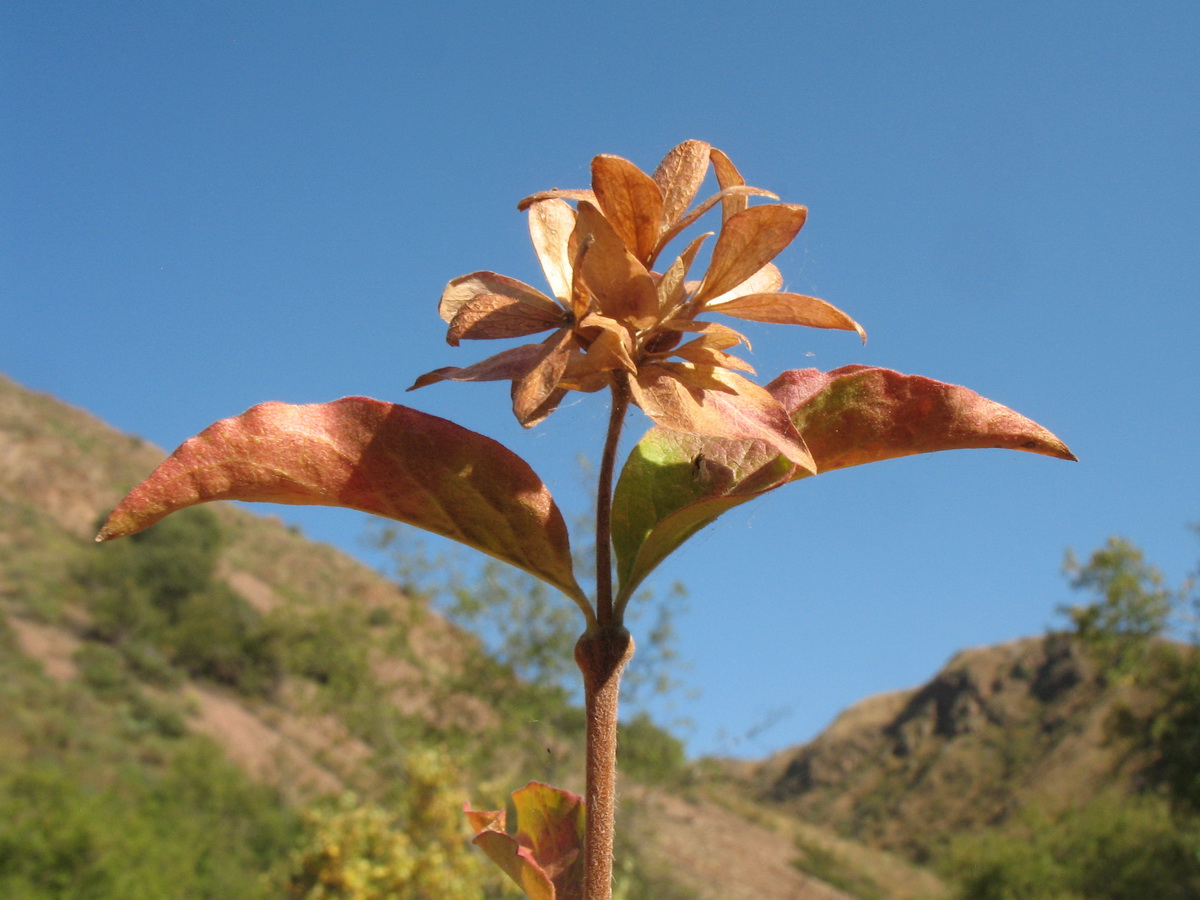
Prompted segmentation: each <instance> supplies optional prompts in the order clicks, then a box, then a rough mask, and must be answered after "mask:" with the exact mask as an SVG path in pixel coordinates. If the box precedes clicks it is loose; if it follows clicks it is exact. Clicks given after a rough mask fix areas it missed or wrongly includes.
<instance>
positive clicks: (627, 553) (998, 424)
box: [613, 366, 1075, 604]
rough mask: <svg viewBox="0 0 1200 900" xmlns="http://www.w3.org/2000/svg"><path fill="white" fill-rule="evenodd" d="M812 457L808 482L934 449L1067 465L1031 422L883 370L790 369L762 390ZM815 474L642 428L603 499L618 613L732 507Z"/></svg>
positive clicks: (953, 389) (1065, 454) (718, 443)
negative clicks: (1011, 454)
mask: <svg viewBox="0 0 1200 900" xmlns="http://www.w3.org/2000/svg"><path fill="white" fill-rule="evenodd" d="M767 390H768V391H769V392H770V393H771V394H772V395H773V396H774V397H775V399H776V400H778V401H779V402H780V404H781V405H782V406H783V407H784V409H785V410H787V412H788V413H789V415H790V416H791V419H792V421H793V422H794V423H795V425H796V428H797V430H798V431H799V432H800V434H801V435H802V436H803V438H804V442H805V444H806V445H807V446H808V449H809V451H810V452H811V453H812V456H813V460H814V461H815V463H816V471H817V473H821V472H829V471H832V470H835V469H843V468H847V467H848V466H856V465H862V464H864V463H869V462H878V461H880V460H884V459H895V458H898V457H902V456H911V455H913V454H917V453H931V452H934V451H937V450H960V449H971V448H985V447H993V448H1003V449H1009V450H1022V451H1025V452H1028V453H1038V454H1041V455H1043V456H1052V457H1055V458H1057V459H1067V460H1073V459H1075V456H1074V455H1073V454H1072V453H1071V451H1070V450H1069V449H1067V446H1066V445H1065V444H1064V443H1063V442H1062V441H1060V440H1059V439H1058V438H1057V437H1055V436H1054V435H1053V434H1051V433H1050V432H1049V431H1047V430H1046V429H1045V428H1043V427H1042V426H1040V425H1038V424H1037V423H1036V422H1034V421H1032V420H1030V419H1027V418H1026V417H1025V416H1022V415H1020V414H1019V413H1016V412H1013V411H1012V410H1011V409H1009V408H1007V407H1005V406H1002V405H1001V404H999V403H995V402H993V401H991V400H988V399H986V398H984V397H981V396H980V395H979V394H976V393H975V392H974V391H972V390H969V389H968V388H964V387H959V386H958V385H952V384H946V383H944V382H940V381H934V380H932V379H929V378H922V377H920V376H917V375H901V374H900V373H899V372H893V371H891V370H889V369H880V368H873V367H868V366H845V367H843V368H840V369H835V370H834V371H832V372H821V371H819V370H817V369H795V370H792V371H789V372H784V373H783V374H782V375H780V376H779V377H778V378H776V379H775V380H774V381H773V382H771V383H770V384H769V385H767ZM811 474H814V473H812V472H811V471H809V470H807V469H805V468H802V467H799V466H791V465H790V464H788V463H787V461H786V460H784V459H783V458H782V457H780V456H778V454H777V451H774V450H772V449H770V448H769V446H768V445H766V444H765V443H763V442H759V441H728V440H719V439H715V438H708V437H701V436H698V435H683V434H680V433H678V432H671V431H668V430H667V429H664V428H652V429H651V430H650V431H649V432H647V434H646V435H645V437H643V438H642V440H641V441H640V442H639V443H638V445H637V446H636V447H635V448H634V449H633V452H632V453H631V454H630V456H629V459H628V461H627V462H626V463H625V467H624V469H623V470H622V472H621V477H620V479H619V481H618V482H617V488H616V492H615V495H614V498H613V547H614V550H615V552H616V557H617V574H618V577H619V579H620V590H619V593H618V602H619V603H622V604H623V603H624V602H627V600H628V598H629V597H630V596H631V595H632V592H633V591H634V590H635V589H636V588H637V586H638V584H640V583H641V581H642V579H644V578H645V577H646V576H647V575H648V574H649V573H650V571H651V570H653V569H654V567H655V566H657V565H658V564H659V563H660V562H662V561H663V560H664V559H665V558H666V557H667V556H668V555H669V554H670V553H673V552H674V551H675V550H676V549H678V547H679V546H680V545H681V544H682V543H683V542H684V541H686V540H687V539H688V538H689V537H691V536H692V535H693V534H695V533H696V532H697V531H699V530H700V529H701V528H703V527H704V526H706V525H708V524H709V523H711V522H712V521H714V520H715V519H716V518H717V517H718V516H720V515H721V514H722V513H724V512H726V511H727V510H729V509H732V508H733V507H734V506H738V505H740V504H742V503H745V502H746V501H747V500H751V499H753V498H754V497H757V496H759V495H760V494H763V493H765V492H766V491H770V490H774V489H775V488H777V487H780V486H781V485H783V484H786V483H787V482H789V481H797V480H799V479H801V478H806V477H808V476H809V475H811Z"/></svg>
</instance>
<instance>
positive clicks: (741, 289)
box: [704, 263, 783, 309]
mask: <svg viewBox="0 0 1200 900" xmlns="http://www.w3.org/2000/svg"><path fill="white" fill-rule="evenodd" d="M782 287H783V273H782V272H780V271H779V267H778V266H776V265H775V263H767V264H766V265H765V266H763V267H762V268H761V269H759V270H758V271H757V272H755V273H754V274H753V275H751V276H750V277H749V278H747V279H746V280H745V281H743V282H742V283H741V284H739V285H736V286H735V287H732V288H730V289H729V290H727V291H726V292H725V293H723V294H720V295H718V296H716V297H711V298H709V299H708V300H706V301H705V302H704V308H705V309H712V308H714V307H715V306H716V305H717V304H718V303H724V302H725V301H726V300H732V299H733V298H734V297H744V296H745V295H746V294H767V293H770V292H772V291H777V290H779V289H780V288H782Z"/></svg>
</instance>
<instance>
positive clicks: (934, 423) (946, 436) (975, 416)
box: [767, 366, 1075, 478]
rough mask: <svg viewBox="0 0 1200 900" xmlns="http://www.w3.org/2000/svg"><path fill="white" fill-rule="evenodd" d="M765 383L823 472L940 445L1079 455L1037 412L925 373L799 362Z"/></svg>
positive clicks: (932, 449)
mask: <svg viewBox="0 0 1200 900" xmlns="http://www.w3.org/2000/svg"><path fill="white" fill-rule="evenodd" d="M767 390H769V391H770V392H771V393H772V394H774V395H775V397H776V398H777V399H778V400H779V402H780V403H782V404H783V406H784V408H785V409H787V410H788V411H789V412H790V413H791V416H792V421H793V422H795V423H796V427H797V428H798V429H799V431H800V433H801V434H803V435H804V439H805V441H806V442H807V443H808V447H809V450H811V451H812V454H813V458H814V459H815V460H816V462H817V471H818V472H830V471H833V470H834V469H844V468H847V467H848V466H860V465H863V464H864V463H870V462H878V461H880V460H884V459H896V458H898V457H901V456H912V455H914V454H917V453H933V452H935V451H937V450H970V449H983V448H999V449H1005V450H1023V451H1025V452H1027V453H1038V454H1041V455H1042V456H1053V457H1055V458H1057V459H1068V460H1074V459H1075V455H1074V454H1073V453H1071V451H1070V450H1069V449H1067V445H1066V444H1064V443H1063V442H1062V441H1060V440H1059V439H1058V438H1057V437H1055V436H1054V435H1053V434H1051V433H1050V432H1049V431H1047V430H1046V429H1045V428H1043V427H1042V426H1041V425H1039V424H1037V423H1036V422H1034V421H1033V420H1031V419H1027V418H1026V417H1025V416H1023V415H1021V414H1020V413H1016V412H1013V411H1012V410H1011V409H1009V408H1008V407H1007V406H1002V405H1001V404H999V403H996V402H995V401H993V400H988V399H987V398H986V397H981V396H980V395H979V394H977V393H975V392H974V391H972V390H970V389H969V388H965V387H960V386H959V385H956V384H946V383H945V382H942V381H934V380H933V379H931V378H923V377H921V376H920V375H901V374H900V373H899V372H893V371H892V370H891V369H879V368H874V367H869V366H844V367H843V368H840V369H834V370H833V371H832V372H821V371H819V370H817V369H793V370H791V371H789V372H784V373H783V374H782V375H780V376H779V377H778V378H776V379H775V380H774V381H772V382H771V383H770V384H769V385H767ZM796 477H797V478H802V477H805V476H804V475H801V474H799V473H797V475H796Z"/></svg>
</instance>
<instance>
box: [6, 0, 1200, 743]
mask: <svg viewBox="0 0 1200 900" xmlns="http://www.w3.org/2000/svg"><path fill="white" fill-rule="evenodd" d="M1197 33H1200V7H1197V6H1196V5H1195V4H1192V3H1183V2H1180V3H1143V4H1136V5H1130V4H1117V3H1109V4H1106V3H1073V2H1068V3H1060V4H1043V3H1008V4H961V3H936V2H931V3H919V4H913V3H903V4H901V3H854V2H849V3H836V4H834V3H827V4H806V3H755V2H748V3H745V4H742V5H741V7H740V9H739V10H738V11H737V12H734V11H733V9H732V7H731V6H729V5H728V4H716V3H708V2H693V3H687V4H684V3H653V2H644V0H643V2H639V3H636V4H634V3H624V2H618V3H609V4H605V5H604V6H603V7H599V6H597V5H595V4H577V3H570V2H565V3H564V2H558V3H553V4H550V3H539V2H530V3H522V4H490V5H489V4H476V3H461V2H455V0H449V2H443V3H440V4H436V5H435V4H425V5H421V6H420V7H418V6H417V5H415V4H389V3H354V2H350V3H339V4H316V3H299V2H298V3H290V4H268V3H255V2H244V3H236V4H235V3H219V2H203V3H202V2H196V3H189V4H182V3H180V4H164V3H157V2H155V3H151V2H145V3H137V2H125V3H106V4H93V3H56V2H10V3H6V4H4V5H3V8H2V9H0V117H2V120H3V122H4V127H3V128H2V129H0V210H2V219H0V228H2V229H3V231H2V233H0V371H3V372H5V373H6V374H8V375H10V376H11V377H13V378H15V379H16V380H17V381H19V382H21V383H23V384H25V385H27V386H29V387H31V388H35V389H38V390H42V391H48V392H51V393H53V394H56V395H57V396H59V397H61V398H62V399H64V400H67V401H68V402H70V403H73V404H76V405H78V406H81V407H84V408H86V409H88V410H90V411H92V412H93V413H95V414H96V415H98V416H100V417H102V418H104V419H106V420H107V421H109V422H111V423H112V424H114V425H115V426H117V427H118V428H120V429H122V430H125V431H128V432H133V433H137V434H140V435H143V436H145V437H146V438H148V439H149V440H151V441H153V442H155V443H157V444H158V445H160V446H162V447H164V448H167V449H170V448H173V447H174V446H176V445H177V444H178V443H180V442H181V441H182V440H183V439H185V438H187V437H188V436H190V435H191V434H193V433H195V432H197V431H199V430H200V429H202V428H203V427H205V426H206V425H208V424H209V423H210V422H212V421H214V420H216V419H220V418H224V417H226V416H229V415H233V414H236V413H239V412H241V411H242V410H244V409H246V408H247V407H249V406H251V405H253V404H254V403H257V402H260V401H263V400H267V399H275V400H285V401H290V402H317V401H323V400H330V399H334V398H336V397H339V396H343V395H347V394H368V395H372V396H376V397H380V398H383V399H388V400H395V401H398V402H403V403H407V404H409V405H412V406H415V407H417V408H419V409H422V410H425V411H428V412H432V413H435V414H438V415H442V416H446V417H448V418H452V419H455V420H457V421H459V422H461V423H462V424H464V425H466V426H467V427H469V428H472V429H475V430H477V431H481V432H483V433H485V434H488V435H491V436H492V437H495V438H497V439H499V440H501V441H502V442H504V443H505V444H507V445H508V446H509V447H511V448H512V449H514V450H516V451H517V452H518V453H520V454H522V455H523V456H525V457H526V458H527V459H528V460H529V461H530V462H531V463H532V464H533V466H534V467H535V469H537V471H538V472H539V473H540V474H541V475H542V476H543V478H544V479H545V480H546V481H547V483H548V484H549V485H550V487H551V489H552V490H553V491H554V492H555V494H556V496H558V497H559V498H560V503H561V504H562V505H563V506H565V507H566V508H567V509H568V510H571V509H576V510H577V509H579V508H581V507H582V506H583V505H584V504H585V503H586V499H585V497H584V493H583V491H582V489H581V488H580V478H579V475H578V468H577V464H576V459H577V457H578V455H579V454H580V453H585V454H587V455H588V456H590V457H592V458H595V457H596V456H598V448H599V442H600V440H601V437H602V431H603V427H604V420H605V410H604V408H603V403H602V401H601V400H599V399H598V397H596V396H587V397H584V398H583V399H582V400H580V401H579V402H577V403H574V404H573V405H571V406H569V407H568V408H566V409H563V410H561V411H560V412H558V413H556V414H555V416H553V417H552V418H551V419H550V420H548V422H547V423H545V424H543V425H542V426H540V427H538V428H537V429H535V430H533V431H532V432H524V431H522V430H521V428H520V427H519V426H518V425H517V424H516V423H515V421H514V420H512V418H511V415H510V414H509V412H508V404H507V388H506V386H504V385H451V384H443V385H435V386H433V387H430V388H427V389H425V390H423V391H421V392H418V393H414V394H408V395H405V394H404V393H403V391H404V388H406V387H407V386H408V385H409V384H410V383H411V382H412V380H413V378H414V377H415V376H416V375H418V374H420V373H421V372H424V371H426V370H428V369H431V368H434V367H437V366H442V365H464V364H466V363H468V362H472V361H475V360H477V359H480V358H482V357H483V356H484V355H486V354H487V353H489V352H491V351H492V350H493V349H494V348H493V347H492V346H483V345H472V346H464V347H461V348H458V349H454V348H450V347H448V346H446V344H445V343H444V341H443V337H444V324H443V323H442V322H441V320H440V319H439V318H438V316H437V313H436V303H437V298H438V296H439V295H440V293H441V289H442V287H443V286H444V285H445V283H446V281H448V280H449V279H450V278H452V277H455V276H457V275H460V274H464V273H466V272H470V271H474V270H477V269H492V270H495V271H499V272H503V273H506V274H509V275H512V276H514V277H517V278H521V279H523V280H525V281H529V282H531V283H534V284H541V283H542V281H541V274H540V272H539V270H538V267H537V264H536V261H535V258H534V256H533V253H532V250H531V248H530V246H529V243H528V237H527V231H526V226H525V221H524V217H523V216H522V215H521V214H519V213H518V212H517V211H516V208H515V204H516V201H517V200H518V199H519V198H521V197H523V196H525V195H526V194H529V193H531V192H533V191H536V190H539V189H544V188H548V187H577V186H578V187H582V186H585V185H586V183H587V173H588V163H589V160H590V158H591V157H592V156H593V155H594V154H596V153H601V152H607V153H616V154H619V155H622V156H625V157H628V158H630V159H632V160H633V161H634V162H636V163H638V164H639V165H641V166H642V167H643V168H645V169H650V168H652V167H653V166H654V165H655V164H656V163H657V161H658V159H659V158H660V157H661V156H662V155H663V153H665V152H666V151H667V150H668V149H669V148H670V147H672V146H673V145H675V144H676V143H678V142H680V141H682V140H684V139H686V138H700V139H703V140H707V141H709V142H711V143H712V144H713V145H715V146H717V147H720V148H721V149H723V150H724V151H726V152H727V153H728V154H729V155H730V156H731V157H732V159H733V160H734V162H735V163H736V164H737V165H738V167H739V168H740V169H741V170H742V172H743V173H744V174H745V175H746V177H747V179H748V181H749V182H750V183H752V184H755V185H759V186H762V187H766V188H770V189H772V190H774V191H776V192H777V193H778V194H780V195H781V197H782V198H783V199H784V200H785V201H788V202H795V203H802V204H805V205H806V206H808V207H809V211H810V212H809V218H808V223H807V224H806V226H805V228H804V231H803V232H801V236H800V237H799V238H798V239H797V241H796V242H795V243H794V244H793V245H792V246H791V247H790V248H789V249H788V250H787V251H785V253H784V254H783V255H782V256H781V257H780V259H779V260H777V262H779V264H780V266H781V268H782V269H783V272H784V275H785V277H786V278H787V280H788V285H789V289H791V290H795V291H799V292H801V293H810V294H815V295H817V296H820V297H823V298H825V299H827V300H829V301H830V302H832V303H834V304H836V305H837V306H839V307H840V308H842V309H844V310H846V311H847V312H849V313H850V314H851V315H853V316H854V317H855V318H857V319H858V320H859V321H860V322H862V323H863V325H864V326H865V327H866V329H867V331H868V332H869V334H870V341H869V343H868V344H867V345H866V347H862V346H860V345H859V343H858V341H857V339H855V338H854V336H853V335H846V334H842V333H818V332H813V331H810V330H806V329H795V328H787V327H782V328H779V327H777V328H774V329H771V328H768V327H766V326H764V327H762V328H754V327H752V328H750V329H749V332H750V335H751V337H752V339H753V340H754V351H755V352H754V354H753V362H754V364H755V366H756V367H757V368H758V371H759V373H760V376H761V377H762V379H763V380H764V381H765V380H767V379H769V378H770V377H773V376H774V375H775V374H776V373H777V372H779V371H781V370H783V369H788V368H801V367H808V366H818V367H820V368H825V369H829V368H835V367H837V366H841V365H845V364H849V363H866V364H873V365H883V366H888V367H891V368H895V369H898V370H900V371H903V372H910V373H919V374H924V375H928V376H930V377H933V378H938V379H941V380H944V381H950V382H955V383H960V384H965V385H968V386H970V387H972V388H974V389H975V390H978V391H979V392H980V393H982V394H984V395H985V396H989V397H991V398H993V399H995V400H997V401H1000V402H1002V403H1005V404H1007V405H1009V406H1012V407H1013V408H1015V409H1016V410H1018V411H1020V412H1022V413H1025V414H1026V415H1029V416H1031V417H1032V418H1034V419H1036V420H1038V421H1039V422H1041V423H1042V424H1043V425H1046V426H1047V427H1049V428H1051V429H1052V430H1053V431H1055V432H1056V433H1057V434H1058V435H1059V436H1060V437H1062V438H1063V439H1064V440H1065V441H1066V442H1067V443H1068V444H1070V446H1071V448H1072V449H1073V450H1074V451H1075V452H1076V454H1077V455H1078V456H1079V457H1080V459H1081V462H1080V463H1078V464H1067V463H1062V462H1058V461H1054V460H1049V459H1044V458H1040V457H1033V456H1029V455H1026V454H1013V453H1008V454H1006V453H1003V452H1001V451H972V452H959V453H943V454H934V455H930V456H926V457H916V458H911V459H906V460H899V461H894V462H888V463H882V464H879V465H878V466H871V467H863V468H857V469H850V470H846V471H842V472H837V473H832V474H830V475H828V476H825V477H821V478H816V479H810V480H807V481H805V482H803V483H801V484H798V485H793V486H791V487H789V488H788V489H784V490H780V491H777V492H776V493H774V494H773V495H771V496H770V497H768V498H766V499H765V500H763V501H760V502H758V503H757V504H752V505H749V506H746V507H742V508H741V509H740V510H737V511H735V512H733V513H731V514H729V515H728V516H726V517H725V518H724V519H722V521H721V522H720V523H719V524H718V525H717V526H715V527H713V528H712V529H710V530H709V531H706V532H704V533H703V534H701V535H700V536H699V537H697V538H695V539H693V541H691V542H690V543H689V544H688V545H686V547H685V549H684V550H682V551H681V552H680V553H678V554H677V555H676V556H675V557H673V558H672V560H671V561H670V562H669V563H668V564H666V565H665V566H664V567H663V568H662V569H661V570H660V575H659V577H658V578H657V584H659V585H660V586H661V587H665V586H667V585H669V584H670V582H671V581H673V580H681V581H683V582H684V583H685V584H686V585H687V586H688V588H689V590H690V601H689V609H688V611H687V612H686V613H685V614H684V615H683V616H682V617H681V618H680V619H679V622H678V628H679V633H680V650H681V652H682V654H683V656H684V657H685V658H686V659H688V660H690V662H691V669H690V670H689V671H687V672H686V673H684V676H685V679H686V681H687V682H688V684H689V685H690V686H691V687H693V688H695V689H697V690H698V691H699V696H698V697H697V698H695V699H688V698H686V697H684V696H682V695H680V696H679V697H678V698H677V699H676V703H675V704H674V707H673V709H671V710H669V711H664V714H667V715H681V716H686V717H689V718H690V719H691V720H692V721H693V725H692V726H691V728H690V730H689V731H688V735H689V746H690V748H691V749H692V750H693V751H694V752H723V753H732V754H736V755H745V756H750V755H762V754H765V753H767V752H770V751H773V750H775V749H779V748H781V747H784V746H787V745H789V744H793V743H797V742H800V741H803V740H805V739H808V738H810V737H812V736H813V735H814V734H815V733H816V732H817V731H818V730H819V729H820V728H821V727H823V726H824V725H825V724H827V723H828V721H829V720H830V719H831V718H832V716H833V715H834V714H835V713H836V712H837V711H838V710H839V709H841V708H843V707H845V706H846V705H848V704H849V703H851V702H853V701H855V700H857V699H860V698H862V697H864V696H867V695H869V694H872V693H876V692H878V691H882V690H888V689H894V688H900V687H905V686H910V685H913V684H916V683H918V682H920V681H922V680H924V679H925V678H927V677H929V676H930V675H931V674H932V673H933V672H934V671H935V670H936V669H937V668H938V667H939V666H940V665H941V664H942V663H943V662H945V661H946V659H947V658H948V657H949V656H951V655H952V654H953V653H954V652H955V651H956V650H958V649H960V648H962V647H965V646H969V645H977V644H985V643H993V642H997V641H1002V640H1007V639H1011V638H1016V637H1019V636H1022V635H1029V634H1037V633H1040V632H1041V631H1042V630H1043V629H1044V628H1045V627H1046V626H1047V625H1048V624H1051V623H1052V622H1053V621H1054V613H1053V610H1054V607H1055V606H1056V605H1057V604H1059V603H1063V602H1067V601H1070V600H1071V599H1073V598H1072V595H1071V594H1070V592H1069V591H1068V589H1067V587H1066V585H1065V583H1064V582H1063V580H1062V578H1061V577H1060V575H1059V574H1058V570H1059V566H1060V563H1061V559H1062V553H1063V551H1064V549H1065V548H1066V547H1068V546H1071V547H1074V548H1075V549H1076V550H1077V551H1078V552H1080V553H1086V552H1088V551H1090V550H1091V549H1093V548H1095V547H1096V546H1098V545H1100V544H1101V543H1102V542H1103V541H1104V539H1105V538H1106V537H1107V536H1108V535H1110V534H1123V535H1127V536H1128V537H1130V538H1131V539H1133V540H1134V541H1136V542H1137V543H1139V544H1141V545H1142V546H1143V547H1144V549H1145V550H1146V552H1147V555H1148V557H1149V558H1150V559H1152V560H1153V561H1155V562H1157V563H1158V564H1159V565H1161V566H1162V568H1163V569H1164V571H1165V572H1166V574H1167V576H1168V578H1169V579H1170V580H1172V581H1175V582H1178V581H1180V580H1181V579H1182V578H1183V577H1184V575H1185V573H1186V572H1187V571H1189V570H1190V569H1192V568H1194V566H1195V563H1196V560H1197V558H1198V556H1200V552H1198V551H1200V544H1198V543H1197V541H1196V538H1195V536H1194V535H1193V534H1191V533H1190V532H1189V531H1187V529H1186V525H1187V523H1189V522H1194V521H1197V520H1200V502H1198V501H1200V474H1198V471H1197V450H1198V448H1200V425H1198V416H1197V413H1198V411H1200V377H1198V374H1200V373H1198V369H1200V362H1198V361H1200V352H1198V350H1197V348H1198V347H1200V313H1198V312H1197V303H1196V300H1197V284H1200V265H1198V260H1200V239H1198V238H1200V234H1198V231H1200V229H1198V227H1197V210H1198V209H1200V166H1198V165H1197V146H1200V127H1198V126H1200V122H1198V119H1200V96H1198V95H1200V55H1198V54H1197V53H1196V50H1195V35H1196V34H1197ZM637 430H638V425H637V424H635V425H634V426H633V433H634V434H636V433H637ZM266 511H273V512H279V513H282V514H284V515H285V516H286V517H287V518H289V519H292V520H295V521H298V522H301V523H303V527H304V529H305V531H306V532H307V533H308V534H310V535H312V536H313V537H316V538H318V539H321V540H326V541H330V542H333V543H336V544H338V545H341V546H343V547H345V548H347V549H349V550H351V551H353V552H359V553H361V552H362V548H361V546H360V540H361V537H362V535H363V533H364V532H365V530H366V526H365V523H364V519H363V517H360V516H358V515H356V514H351V513H343V512H341V511H335V510H291V509H281V508H277V509H275V510H266Z"/></svg>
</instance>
